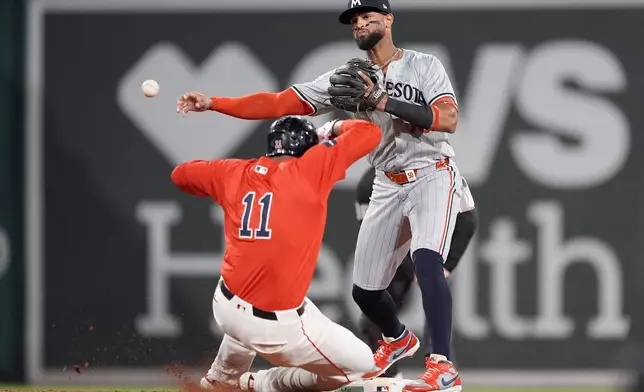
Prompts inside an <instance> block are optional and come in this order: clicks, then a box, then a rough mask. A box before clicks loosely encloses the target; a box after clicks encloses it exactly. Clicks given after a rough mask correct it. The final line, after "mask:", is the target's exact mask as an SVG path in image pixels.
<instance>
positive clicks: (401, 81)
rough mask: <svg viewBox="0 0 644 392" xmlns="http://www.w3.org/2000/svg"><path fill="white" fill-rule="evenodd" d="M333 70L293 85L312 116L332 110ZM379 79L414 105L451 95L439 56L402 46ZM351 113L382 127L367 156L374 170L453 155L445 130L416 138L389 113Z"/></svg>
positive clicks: (426, 163) (413, 166)
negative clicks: (313, 110) (311, 109)
mask: <svg viewBox="0 0 644 392" xmlns="http://www.w3.org/2000/svg"><path fill="white" fill-rule="evenodd" d="M334 71H335V70H331V71H329V72H327V73H325V74H323V75H321V76H319V77H318V78H317V79H315V80H314V81H312V82H308V83H301V84H296V85H294V86H293V89H294V90H295V91H296V92H297V93H298V94H299V95H300V97H301V98H303V99H304V100H305V101H307V102H308V103H309V104H311V105H312V106H313V107H314V109H315V113H314V114H313V115H319V114H324V113H328V112H330V111H331V110H333V107H332V106H331V104H330V102H329V98H330V97H329V94H328V93H327V88H328V87H329V77H330V76H331V74H332V73H333V72H334ZM379 78H380V80H381V81H382V83H383V86H384V87H385V88H386V89H387V94H388V95H389V96H390V97H393V98H395V99H398V100H402V101H405V102H409V103H414V104H416V105H424V106H428V105H430V104H431V103H432V102H433V101H435V100H436V99H438V98H439V97H441V96H444V95H451V96H452V97H454V89H453V88H452V83H451V82H450V80H449V76H448V75H447V72H445V68H444V67H443V64H442V63H441V62H440V61H439V60H438V58H436V57H435V56H432V55H429V54H425V53H421V52H417V51H414V50H407V49H405V50H404V52H403V56H402V58H401V59H399V60H396V61H393V62H391V64H389V68H388V70H387V76H386V78H385V77H384V75H383V74H382V72H379ZM383 79H384V80H383ZM454 99H456V98H454ZM353 116H354V117H355V118H362V119H365V120H369V121H371V122H373V123H375V124H378V125H379V126H380V127H381V128H382V131H383V137H382V140H381V141H380V144H379V145H378V147H376V149H375V150H374V151H372V152H371V153H370V154H369V156H368V160H369V163H371V165H372V166H374V167H375V168H376V169H379V170H383V171H399V170H408V169H420V168H423V167H426V166H429V165H431V164H434V163H436V162H438V161H441V160H443V159H445V158H451V157H453V156H454V149H453V148H452V145H451V144H450V142H449V135H448V134H447V133H445V132H430V133H426V134H423V135H422V136H421V137H420V138H416V137H414V136H412V135H410V134H408V133H404V131H406V130H407V129H409V127H410V125H409V124H408V123H407V122H405V121H403V120H401V119H399V118H398V117H396V116H393V115H391V114H389V113H384V112H370V113H359V114H357V115H356V114H353Z"/></svg>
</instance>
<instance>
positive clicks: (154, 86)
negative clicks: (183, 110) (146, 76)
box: [141, 80, 159, 98]
mask: <svg viewBox="0 0 644 392" xmlns="http://www.w3.org/2000/svg"><path fill="white" fill-rule="evenodd" d="M141 91H143V95H145V96H146V97H148V98H152V97H154V96H155V95H157V94H158V93H159V83H157V82H156V80H146V81H145V82H143V84H142V85H141Z"/></svg>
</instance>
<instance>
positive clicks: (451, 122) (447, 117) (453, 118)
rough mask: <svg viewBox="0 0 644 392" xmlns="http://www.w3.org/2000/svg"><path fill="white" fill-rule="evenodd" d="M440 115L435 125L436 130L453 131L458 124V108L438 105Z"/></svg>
mask: <svg viewBox="0 0 644 392" xmlns="http://www.w3.org/2000/svg"><path fill="white" fill-rule="evenodd" d="M439 110H440V117H439V119H438V124H437V126H436V130H437V131H441V132H446V133H454V132H456V128H457V126H458V110H457V109H456V108H454V107H452V106H451V105H441V106H440V109H439Z"/></svg>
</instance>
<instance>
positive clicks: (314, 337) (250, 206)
mask: <svg viewBox="0 0 644 392" xmlns="http://www.w3.org/2000/svg"><path fill="white" fill-rule="evenodd" d="M327 136H328V137H329V140H324V141H323V142H322V143H319V144H318V141H319V139H324V138H326V137H327ZM380 138H381V131H380V128H379V127H378V126H377V125H374V124H371V123H369V122H366V121H363V120H347V121H337V122H329V123H327V124H325V126H323V127H322V128H320V129H319V130H316V129H315V127H314V126H313V124H311V123H310V122H309V121H308V120H305V119H303V118H301V117H284V118H281V119H279V120H277V121H275V122H274V123H273V125H271V128H270V131H269V133H268V152H267V153H266V156H265V157H261V158H259V159H222V160H214V161H201V160H198V161H190V162H187V163H183V164H181V165H179V166H177V167H176V168H175V169H174V171H173V172H172V181H174V183H175V184H176V185H177V186H178V187H179V188H180V189H181V190H183V191H184V192H188V193H191V194H193V195H197V196H209V197H211V198H213V199H214V200H215V201H216V202H217V203H218V204H219V205H220V206H221V207H222V208H223V210H224V215H225V220H224V230H225V238H226V250H225V253H224V261H223V266H222V268H221V276H222V278H221V279H220V281H219V283H218V285H217V289H216V291H215V295H214V298H213V312H214V316H215V319H216V321H217V323H218V324H219V326H220V328H221V329H222V331H223V332H224V334H225V335H224V338H223V340H222V343H221V346H220V348H219V352H218V354H217V357H216V358H215V360H214V362H213V364H212V367H211V369H210V370H209V371H208V373H207V375H206V377H204V378H203V379H202V382H201V385H202V387H206V388H210V389H215V388H216V387H217V386H224V387H233V388H241V389H242V390H255V391H258V392H264V391H276V390H278V391H328V390H333V389H337V388H340V387H342V386H344V385H346V384H348V383H350V382H352V381H355V380H359V379H360V378H361V377H362V376H363V375H364V374H365V373H368V372H372V371H374V369H375V368H374V367H375V363H374V360H373V354H372V352H371V350H370V349H369V347H368V346H367V345H366V344H365V343H363V342H362V341H361V340H360V339H359V338H358V337H356V336H355V335H354V334H353V333H352V332H350V331H349V330H347V329H346V328H344V327H342V326H340V325H338V324H336V323H334V322H333V321H331V320H330V319H328V318H327V317H326V316H324V315H323V314H322V313H321V312H320V310H319V309H318V308H317V307H316V306H315V305H314V304H313V303H312V302H311V301H310V300H309V299H308V298H306V293H307V291H308V288H309V285H310V284H311V280H312V278H313V274H314V272H315V265H316V262H317V258H318V252H319V251H320V246H321V244H322V236H323V234H324V228H325V224H326V217H327V214H326V211H327V198H328V196H329V193H330V192H331V189H332V188H333V185H334V184H335V183H336V182H337V181H339V180H341V179H343V178H344V176H345V172H346V170H347V168H348V167H349V166H351V165H352V164H353V163H354V162H355V161H357V160H358V159H360V158H361V157H363V156H365V155H366V154H367V153H369V152H370V151H371V150H373V149H374V148H375V147H376V146H377V145H378V143H379V142H380ZM256 354H259V355H260V356H262V357H263V358H265V359H266V360H267V361H268V362H270V363H271V364H273V365H276V366H278V367H275V368H272V369H269V370H265V371H260V372H258V373H249V372H248V371H249V369H250V366H251V364H252V362H253V359H254V358H255V355H256Z"/></svg>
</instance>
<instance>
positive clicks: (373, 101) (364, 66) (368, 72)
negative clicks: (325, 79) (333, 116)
mask: <svg viewBox="0 0 644 392" xmlns="http://www.w3.org/2000/svg"><path fill="white" fill-rule="evenodd" d="M378 70H379V68H378V66H376V64H374V63H373V62H372V61H370V60H365V59H360V58H353V59H351V60H349V62H347V63H346V64H345V65H343V66H341V67H339V68H337V69H336V70H335V72H334V73H333V75H331V77H330V78H329V82H330V83H331V86H329V88H328V93H329V95H330V96H331V105H333V106H334V107H336V108H338V109H340V110H345V111H348V112H354V113H356V112H359V111H372V110H375V109H376V106H377V105H378V103H380V101H382V99H383V98H384V97H385V96H386V91H385V90H384V88H383V87H382V85H381V84H380V82H379V81H378V76H377V73H378ZM360 71H362V73H363V74H364V75H365V76H366V77H367V78H369V80H370V81H371V83H368V82H366V81H365V80H364V79H363V78H362V77H361V76H360V75H359V74H358V72H360Z"/></svg>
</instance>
